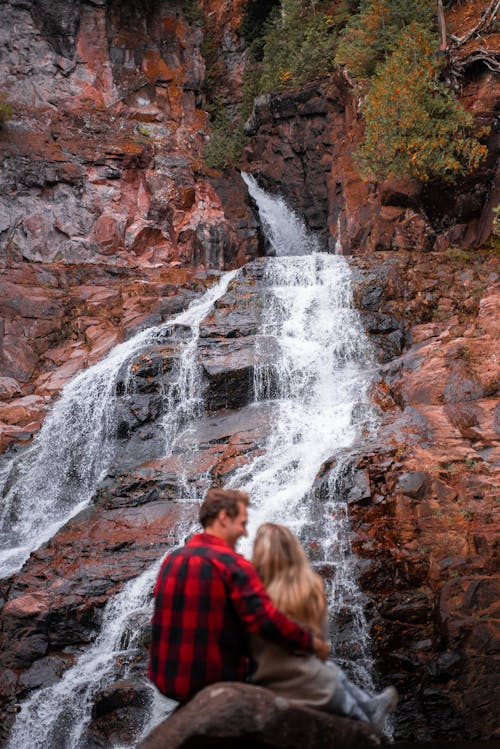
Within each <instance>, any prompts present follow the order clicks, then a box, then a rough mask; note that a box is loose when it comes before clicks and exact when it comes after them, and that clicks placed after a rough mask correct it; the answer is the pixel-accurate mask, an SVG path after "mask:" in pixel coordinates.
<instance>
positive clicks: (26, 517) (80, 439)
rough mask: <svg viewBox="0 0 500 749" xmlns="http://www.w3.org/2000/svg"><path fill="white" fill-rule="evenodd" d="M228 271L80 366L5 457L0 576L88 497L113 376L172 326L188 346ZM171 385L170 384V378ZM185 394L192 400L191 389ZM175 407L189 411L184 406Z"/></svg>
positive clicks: (110, 439) (102, 459) (108, 418)
mask: <svg viewBox="0 0 500 749" xmlns="http://www.w3.org/2000/svg"><path fill="white" fill-rule="evenodd" d="M235 273H236V271H231V272H229V273H226V274H224V276H223V277H222V279H220V281H219V282H218V283H217V284H215V285H214V286H212V287H211V288H210V289H209V290H208V291H207V292H206V293H205V294H204V295H203V297H202V299H200V300H198V301H196V302H194V303H192V304H191V305H190V306H189V307H188V309H187V310H185V311H184V312H181V313H179V314H178V315H175V316H174V317H172V318H171V319H170V320H168V321H167V322H165V323H163V324H162V325H159V326H156V327H153V328H149V329H147V330H145V331H142V332H140V333H138V334H137V335H135V336H134V337H133V338H131V339H130V340H128V341H125V342H124V343H121V344H119V345H118V346H116V347H115V348H113V349H112V351H111V352H110V353H109V354H108V355H107V356H106V358H105V359H103V360H102V361H101V362H99V363H98V364H95V365H94V366H92V367H89V369H87V370H85V371H83V372H81V373H80V374H79V375H77V376H76V377H75V378H74V379H73V380H71V382H69V383H68V384H67V385H66V386H65V387H64V389H63V391H62V393H61V397H60V399H59V401H57V403H56V404H55V405H54V407H53V408H52V411H51V412H50V413H49V415H48V416H47V418H46V419H45V422H44V424H43V427H42V429H41V430H40V432H39V434H38V435H37V436H36V437H35V439H34V441H33V444H32V445H31V446H30V448H29V449H28V450H27V451H26V452H25V453H24V454H23V455H22V456H20V458H19V459H14V460H12V461H10V463H9V464H8V465H7V466H6V467H4V469H3V471H2V473H1V474H0V478H1V479H2V481H1V483H0V492H1V493H2V494H3V499H2V504H1V508H0V577H6V576H8V575H11V574H12V573H13V572H15V571H17V570H18V569H19V568H20V567H21V566H22V564H23V563H24V562H25V560H26V559H27V558H28V556H29V555H30V553H31V552H32V551H33V550H34V549H36V548H38V547H39V546H40V545H41V544H43V543H44V542H45V541H47V540H48V539H49V538H51V537H52V536H53V535H54V534H55V533H56V531H57V530H58V529H59V528H61V527H62V526H63V525H64V524H65V523H66V522H67V521H68V520H69V519H70V518H71V517H73V516H74V515H76V514H77V513H78V512H79V511H80V510H82V509H83V508H84V507H86V506H87V505H88V504H89V503H90V501H91V500H92V497H93V496H94V494H95V491H96V489H97V487H98V485H99V482H100V480H101V479H102V478H103V477H104V475H105V473H106V470H107V468H108V466H109V464H110V461H111V459H112V457H113V449H114V444H115V436H116V423H115V410H116V389H117V383H118V381H119V380H120V382H122V383H123V384H124V386H125V389H127V387H130V386H131V381H132V371H131V370H132V364H133V362H134V360H135V359H136V357H137V356H138V354H139V353H140V352H142V351H144V350H147V348H148V347H150V346H152V345H153V344H155V343H160V342H161V341H162V340H164V339H165V338H166V337H168V336H169V335H170V334H171V333H172V331H173V330H174V328H176V327H177V326H182V327H184V328H185V329H187V331H188V339H187V343H186V346H187V348H188V349H191V350H192V349H193V346H195V345H196V340H197V336H198V330H199V323H200V322H201V320H203V318H204V317H205V316H206V315H207V312H208V310H209V309H211V307H212V305H213V304H214V302H215V300H216V299H217V298H218V297H219V296H222V294H223V293H224V292H225V290H226V288H227V286H228V284H229V282H230V281H231V279H232V278H234V276H235ZM192 359H193V357H192V355H191V356H190V360H192ZM183 361H184V360H183ZM181 370H182V371H181V374H180V377H181V379H182V378H184V379H185V378H186V377H188V378H189V372H190V371H191V370H189V368H188V367H187V366H184V367H181ZM193 379H196V378H193ZM172 387H173V388H174V389H175V388H176V387H177V381H175V382H174V383H173V385H172ZM184 392H186V388H184ZM193 392H194V391H193ZM197 397H198V398H199V397H200V396H199V395H198V396H197ZM193 400H196V398H194V396H193ZM172 402H174V405H172ZM177 402H178V401H177V400H176V398H175V396H172V395H170V394H169V393H168V392H167V394H166V404H167V405H166V410H167V415H166V417H165V419H166V421H167V422H168V424H169V428H170V435H169V439H170V440H173V439H175V435H176V430H177V427H179V426H180V425H181V424H182V419H180V418H178V417H177V416H176V417H175V418H174V417H169V411H170V412H172V413H173V412H174V411H175V409H177V408H178V407H177V405H175V404H176V403H177ZM182 408H183V409H184V411H186V412H188V413H189V408H188V406H186V405H183V406H182Z"/></svg>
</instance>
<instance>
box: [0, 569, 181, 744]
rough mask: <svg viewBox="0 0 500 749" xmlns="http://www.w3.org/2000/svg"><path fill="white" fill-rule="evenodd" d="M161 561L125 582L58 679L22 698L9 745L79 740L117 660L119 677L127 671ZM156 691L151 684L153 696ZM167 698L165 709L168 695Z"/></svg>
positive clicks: (112, 675)
mask: <svg viewBox="0 0 500 749" xmlns="http://www.w3.org/2000/svg"><path fill="white" fill-rule="evenodd" d="M159 564H160V562H158V563H157V564H154V565H152V566H151V567H150V568H149V569H148V570H146V572H144V573H143V574H142V575H140V576H139V577H138V578H136V579H135V580H132V581H131V582H129V583H127V585H125V587H124V588H123V590H122V591H121V593H120V594H119V595H118V596H116V597H115V598H113V599H111V600H110V601H109V602H108V604H107V605H106V607H105V609H104V615H103V624H102V629H101V633H100V634H99V636H98V637H97V639H96V641H95V642H94V643H93V645H92V646H91V647H90V648H89V650H87V652H85V653H84V654H83V655H82V656H80V658H79V659H78V660H77V662H76V663H75V665H74V666H72V667H71V668H69V669H68V670H67V671H66V672H65V674H64V676H63V677H62V679H61V680H60V681H59V682H57V684H55V685H54V686H50V687H45V688H43V689H39V690H38V691H36V692H35V693H34V694H33V695H32V696H31V697H30V698H29V699H28V700H26V702H25V703H24V704H23V707H22V713H21V714H20V716H19V719H18V720H16V722H15V724H14V728H13V730H12V732H11V735H10V738H9V744H8V747H9V749H21V747H23V749H24V748H26V749H28V747H30V749H69V747H77V746H78V745H79V743H80V739H81V738H82V736H83V735H84V733H85V729H86V728H87V726H88V724H89V722H90V719H91V708H92V702H93V698H94V697H95V695H96V694H97V692H98V691H99V689H100V688H102V687H104V686H106V685H107V684H109V683H110V682H111V681H112V680H113V679H116V663H117V660H118V659H120V660H122V661H123V662H124V666H122V672H123V673H122V674H121V675H122V677H126V676H127V675H128V672H129V670H130V661H131V660H132V658H133V655H134V653H135V654H136V653H137V643H136V639H137V635H138V634H140V631H141V630H140V627H139V623H140V620H142V624H143V625H144V623H145V619H146V617H147V613H148V611H147V607H148V603H149V602H150V600H151V593H152V588H153V585H154V581H155V578H156V574H157V572H158V568H159ZM154 691H155V690H153V688H151V699H152V700H153V699H154ZM165 703H166V704H165V710H166V709H168V704H167V700H165Z"/></svg>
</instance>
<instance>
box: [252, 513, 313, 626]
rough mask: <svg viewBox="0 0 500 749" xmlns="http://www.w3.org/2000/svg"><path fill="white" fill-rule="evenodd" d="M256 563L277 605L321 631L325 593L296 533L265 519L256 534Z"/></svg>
mask: <svg viewBox="0 0 500 749" xmlns="http://www.w3.org/2000/svg"><path fill="white" fill-rule="evenodd" d="M252 561H253V564H254V566H255V568H256V569H257V572H258V574H259V577H260V579H261V580H262V582H263V583H264V587H265V588H266V590H267V593H268V595H269V598H270V599H271V600H272V602H273V603H274V605H275V606H276V608H278V609H280V611H282V612H283V613H284V614H286V615H287V616H289V617H290V618H291V619H294V620H295V621H297V622H299V623H300V624H303V625H304V626H305V627H308V628H309V629H311V630H312V631H313V632H314V633H315V634H318V635H322V634H323V633H322V630H323V626H324V619H325V616H326V597H325V588H324V583H323V580H322V578H321V577H320V576H319V575H318V574H317V573H316V572H314V570H313V569H312V567H311V565H310V563H309V561H308V559H307V557H306V554H305V552H304V549H303V548H302V546H301V545H300V541H299V539H298V538H297V536H296V535H295V534H294V533H292V531H291V530H289V528H287V527H286V526H284V525H278V524H277V523H264V524H263V525H261V526H260V528H259V529H258V531H257V535H256V536H255V541H254V545H253V560H252Z"/></svg>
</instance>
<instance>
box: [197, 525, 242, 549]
mask: <svg viewBox="0 0 500 749" xmlns="http://www.w3.org/2000/svg"><path fill="white" fill-rule="evenodd" d="M203 532H204V533H207V534H208V535H209V536H215V537H216V538H219V539H220V540H221V541H224V543H226V544H228V546H231V544H230V543H229V542H228V540H227V538H226V535H225V533H224V530H223V529H222V528H218V527H217V526H214V525H210V526H208V527H207V528H204V529H203ZM231 548H232V549H233V550H234V546H231Z"/></svg>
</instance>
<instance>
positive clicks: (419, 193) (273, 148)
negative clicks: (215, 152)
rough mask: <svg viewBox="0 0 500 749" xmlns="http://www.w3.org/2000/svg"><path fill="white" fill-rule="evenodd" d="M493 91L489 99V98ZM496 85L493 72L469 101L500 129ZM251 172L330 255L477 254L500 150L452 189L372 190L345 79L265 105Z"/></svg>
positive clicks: (265, 100)
mask: <svg viewBox="0 0 500 749" xmlns="http://www.w3.org/2000/svg"><path fill="white" fill-rule="evenodd" d="M486 90H488V95H487V96H482V95H481V94H480V92H481V91H484V92H485V91H486ZM499 93H500V91H499V89H498V82H497V81H496V79H494V76H493V74H492V73H491V72H490V71H488V70H487V69H485V70H484V71H483V72H482V73H481V75H479V77H478V80H475V81H473V82H472V83H471V84H470V86H469V87H468V88H466V89H465V92H464V103H465V104H466V106H468V107H470V108H471V109H472V110H473V111H474V113H475V115H476V117H477V119H478V121H479V122H480V123H481V124H484V123H486V124H487V125H492V123H493V121H494V106H493V99H492V98H491V97H493V98H495V99H496V100H497V99H498V96H499ZM247 127H248V132H249V133H251V134H252V137H251V138H250V140H249V143H248V146H247V148H246V150H245V156H244V167H245V169H246V170H247V171H249V172H252V173H253V174H254V175H256V176H258V177H259V178H260V180H261V182H262V183H263V184H264V185H265V186H266V187H267V188H268V189H270V190H271V191H272V192H276V193H279V194H282V195H284V196H286V198H287V199H288V200H289V202H290V204H291V206H292V207H294V208H295V210H297V211H298V212H299V213H300V214H301V215H302V216H304V218H305V220H306V222H307V224H308V226H309V227H310V228H311V229H314V230H315V231H319V232H321V233H322V235H323V237H324V241H325V245H326V247H328V248H329V249H330V251H333V250H334V248H335V247H336V246H337V247H339V248H341V249H342V252H343V253H344V254H355V255H358V254H363V253H367V252H373V251H378V250H400V249H401V250H416V251H419V252H422V251H429V250H431V249H436V250H444V249H447V248H449V247H450V246H453V245H458V244H459V245H461V246H465V247H471V246H477V245H478V244H480V243H481V242H484V241H485V240H486V239H487V238H488V236H489V234H490V233H491V228H492V209H493V207H494V206H495V205H496V204H497V203H498V199H499V195H500V193H499V190H500V187H499V183H498V175H497V164H498V156H499V153H498V143H497V141H496V137H495V136H494V134H492V136H491V138H490V141H489V145H490V152H489V156H488V159H487V161H486V162H485V163H484V165H483V166H482V167H481V168H480V169H479V170H478V171H477V173H475V174H473V175H471V176H469V177H467V178H464V179H463V180H462V181H460V182H458V183H457V184H456V185H454V186H453V187H450V186H445V185H441V184H439V185H432V186H429V187H425V188H424V187H423V186H422V185H420V184H418V183H416V182H413V181H410V180H406V181H405V180H388V181H386V182H381V183H374V182H367V181H364V180H363V179H362V178H361V176H360V173H359V169H358V167H357V166H356V163H355V161H354V159H353V152H354V151H355V150H356V148H357V146H358V145H359V143H360V142H361V140H362V138H363V123H362V119H361V115H360V112H359V102H358V100H357V99H356V97H355V96H354V95H353V90H352V89H351V88H350V86H349V84H348V82H347V80H346V79H345V78H344V77H343V76H342V75H341V74H340V73H339V74H335V75H334V76H332V77H331V78H330V79H328V80H327V81H325V82H323V83H318V84H311V85H309V86H307V87H305V88H304V89H302V90H301V91H299V92H295V93H282V94H269V95H266V96H262V97H259V98H258V99H257V100H256V102H255V105H254V111H253V114H252V117H251V118H250V120H249V122H248V126H247Z"/></svg>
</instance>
